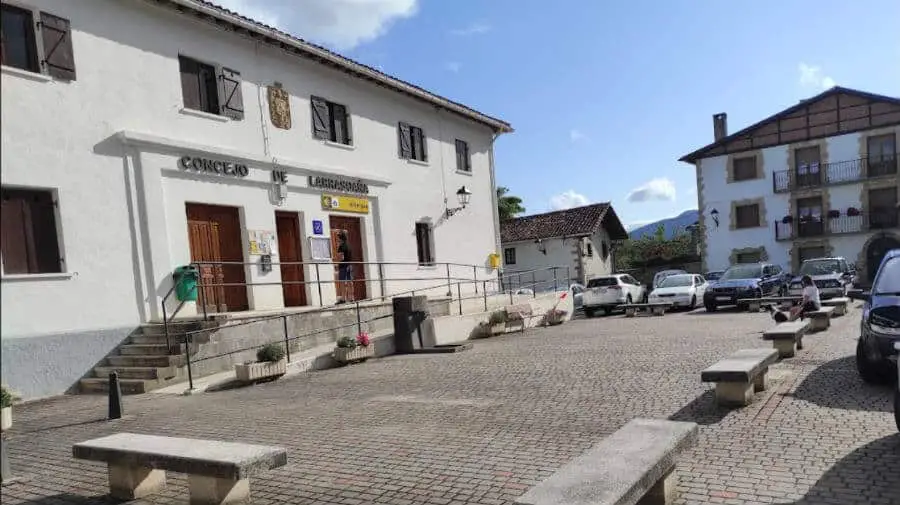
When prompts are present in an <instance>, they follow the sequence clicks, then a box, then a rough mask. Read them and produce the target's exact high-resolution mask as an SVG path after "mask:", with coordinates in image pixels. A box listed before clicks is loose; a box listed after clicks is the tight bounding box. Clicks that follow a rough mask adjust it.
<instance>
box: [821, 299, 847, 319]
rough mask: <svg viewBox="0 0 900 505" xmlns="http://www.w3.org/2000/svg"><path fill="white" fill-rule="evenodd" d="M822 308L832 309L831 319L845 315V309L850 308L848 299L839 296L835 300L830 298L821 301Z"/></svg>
mask: <svg viewBox="0 0 900 505" xmlns="http://www.w3.org/2000/svg"><path fill="white" fill-rule="evenodd" d="M822 306H823V307H834V313H833V314H832V317H838V316H843V315H844V314H846V313H847V309H848V308H849V307H850V299H849V298H847V297H846V296H840V297H837V298H831V299H829V300H822Z"/></svg>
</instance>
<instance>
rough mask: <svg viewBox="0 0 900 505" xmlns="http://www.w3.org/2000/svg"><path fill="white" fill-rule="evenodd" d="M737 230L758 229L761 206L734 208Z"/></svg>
mask: <svg viewBox="0 0 900 505" xmlns="http://www.w3.org/2000/svg"><path fill="white" fill-rule="evenodd" d="M734 214H735V218H734V221H735V228H756V227H758V226H759V204H756V203H753V204H750V205H738V206H736V207H735V208H734Z"/></svg>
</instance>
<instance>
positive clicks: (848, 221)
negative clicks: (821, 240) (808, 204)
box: [775, 212, 900, 240]
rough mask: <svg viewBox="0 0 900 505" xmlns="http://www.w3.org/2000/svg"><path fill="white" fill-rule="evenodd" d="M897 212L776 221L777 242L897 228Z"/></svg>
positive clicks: (899, 222)
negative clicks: (788, 221) (786, 221)
mask: <svg viewBox="0 0 900 505" xmlns="http://www.w3.org/2000/svg"><path fill="white" fill-rule="evenodd" d="M898 224H900V219H898V215H897V212H869V213H864V214H859V215H856V216H840V217H827V216H826V217H822V218H813V219H810V220H798V219H794V220H793V221H792V222H790V223H785V222H783V221H775V240H794V239H798V238H806V237H822V236H827V235H842V234H846V233H865V232H868V231H877V230H884V229H888V228H897V227H898Z"/></svg>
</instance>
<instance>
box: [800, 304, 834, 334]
mask: <svg viewBox="0 0 900 505" xmlns="http://www.w3.org/2000/svg"><path fill="white" fill-rule="evenodd" d="M835 310H836V309H835V308H834V307H825V306H823V307H822V308H820V309H819V310H813V311H810V312H804V314H803V316H804V317H807V318H809V321H810V325H809V331H825V330H827V329H828V328H829V327H831V317H832V316H833V315H834V311H835Z"/></svg>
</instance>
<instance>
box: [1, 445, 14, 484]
mask: <svg viewBox="0 0 900 505" xmlns="http://www.w3.org/2000/svg"><path fill="white" fill-rule="evenodd" d="M11 478H12V473H11V472H10V470H9V459H7V457H6V437H3V438H2V440H0V482H9V480H10V479H11Z"/></svg>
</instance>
